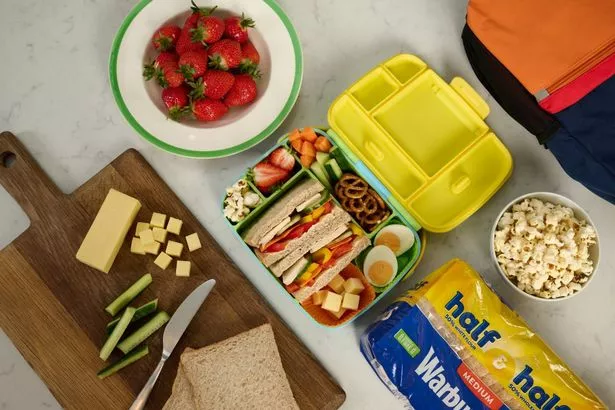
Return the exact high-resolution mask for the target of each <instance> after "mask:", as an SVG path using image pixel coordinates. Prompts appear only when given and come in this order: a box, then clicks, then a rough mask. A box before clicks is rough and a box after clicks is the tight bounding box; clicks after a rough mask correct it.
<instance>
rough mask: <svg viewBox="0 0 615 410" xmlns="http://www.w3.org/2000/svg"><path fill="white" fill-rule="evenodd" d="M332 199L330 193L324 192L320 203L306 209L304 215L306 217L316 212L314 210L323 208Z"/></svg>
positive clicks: (319, 200)
mask: <svg viewBox="0 0 615 410" xmlns="http://www.w3.org/2000/svg"><path fill="white" fill-rule="evenodd" d="M330 198H331V195H330V194H329V191H323V192H322V193H321V196H320V198H319V199H318V202H314V203H313V204H311V205H310V206H308V207H307V208H305V209H304V210H303V214H304V215H308V214H311V213H312V211H314V210H316V209H318V208H320V207H321V206H323V205H324V204H325V203H326V202H327V201H328V200H329V199H330Z"/></svg>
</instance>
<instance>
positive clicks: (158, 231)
mask: <svg viewBox="0 0 615 410" xmlns="http://www.w3.org/2000/svg"><path fill="white" fill-rule="evenodd" d="M152 232H153V233H154V240H155V241H156V242H160V243H165V242H166V241H167V231H166V229H162V228H158V227H154V228H153V229H152Z"/></svg>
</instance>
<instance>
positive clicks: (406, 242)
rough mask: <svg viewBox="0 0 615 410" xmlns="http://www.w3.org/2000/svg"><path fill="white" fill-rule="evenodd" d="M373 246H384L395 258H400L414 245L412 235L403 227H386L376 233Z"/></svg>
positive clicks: (410, 231)
mask: <svg viewBox="0 0 615 410" xmlns="http://www.w3.org/2000/svg"><path fill="white" fill-rule="evenodd" d="M374 245H384V246H386V247H387V248H389V249H390V250H392V251H393V253H394V254H395V256H400V255H401V254H403V253H405V252H407V251H408V249H410V248H412V245H414V233H413V232H412V230H411V229H410V228H408V227H407V226H404V225H388V226H385V227H384V228H382V229H381V230H380V232H378V234H377V235H376V238H375V239H374Z"/></svg>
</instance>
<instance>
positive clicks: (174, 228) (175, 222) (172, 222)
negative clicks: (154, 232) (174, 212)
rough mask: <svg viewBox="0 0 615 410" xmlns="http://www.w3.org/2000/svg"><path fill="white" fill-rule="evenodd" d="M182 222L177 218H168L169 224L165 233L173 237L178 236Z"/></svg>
mask: <svg viewBox="0 0 615 410" xmlns="http://www.w3.org/2000/svg"><path fill="white" fill-rule="evenodd" d="M183 224H184V221H182V220H181V219H177V218H172V217H171V218H169V223H168V224H167V231H169V232H171V233H172V234H174V235H179V233H180V232H181V230H182V225H183Z"/></svg>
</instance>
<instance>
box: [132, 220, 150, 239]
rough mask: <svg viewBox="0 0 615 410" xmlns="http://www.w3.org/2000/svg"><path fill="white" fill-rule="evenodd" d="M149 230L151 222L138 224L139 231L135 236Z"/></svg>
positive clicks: (137, 230)
mask: <svg viewBox="0 0 615 410" xmlns="http://www.w3.org/2000/svg"><path fill="white" fill-rule="evenodd" d="M146 229H149V222H137V229H136V232H135V236H139V234H140V233H141V231H144V230H146Z"/></svg>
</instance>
